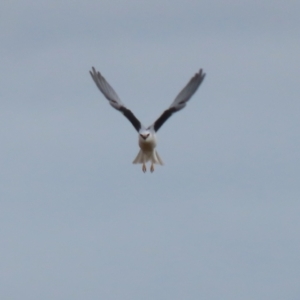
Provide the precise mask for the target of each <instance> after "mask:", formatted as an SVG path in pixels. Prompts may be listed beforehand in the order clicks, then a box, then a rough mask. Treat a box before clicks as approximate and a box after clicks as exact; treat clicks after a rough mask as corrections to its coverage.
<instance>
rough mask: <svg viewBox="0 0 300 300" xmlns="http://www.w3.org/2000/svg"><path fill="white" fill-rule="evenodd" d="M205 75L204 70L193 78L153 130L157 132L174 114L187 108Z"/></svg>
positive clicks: (157, 121) (155, 123) (158, 120)
mask: <svg viewBox="0 0 300 300" xmlns="http://www.w3.org/2000/svg"><path fill="white" fill-rule="evenodd" d="M204 77H205V74H204V73H203V71H202V69H200V71H199V72H198V73H196V74H195V75H194V77H192V78H191V80H190V81H189V82H188V84H187V85H186V86H185V87H184V88H183V89H182V90H181V92H180V93H179V94H178V95H177V97H176V98H175V100H174V101H173V102H172V104H171V106H170V107H169V108H168V109H167V110H165V111H164V112H163V113H162V115H161V116H160V117H159V118H158V119H157V120H156V121H155V122H154V123H153V125H152V126H153V128H154V130H155V132H157V131H158V130H159V128H160V127H161V126H162V125H163V124H164V123H165V122H166V121H167V120H168V119H169V118H170V117H171V116H172V114H173V113H174V112H177V111H179V110H181V109H183V108H184V107H185V106H186V102H187V101H188V100H190V98H191V97H192V96H193V95H194V93H195V92H196V91H197V89H198V88H199V86H200V84H201V83H202V81H203V79H204Z"/></svg>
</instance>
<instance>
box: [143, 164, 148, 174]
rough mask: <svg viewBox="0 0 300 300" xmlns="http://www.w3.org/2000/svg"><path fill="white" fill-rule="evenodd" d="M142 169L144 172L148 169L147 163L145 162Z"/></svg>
mask: <svg viewBox="0 0 300 300" xmlns="http://www.w3.org/2000/svg"><path fill="white" fill-rule="evenodd" d="M142 170H143V172H144V173H145V172H146V171H147V169H146V165H145V164H143V167H142Z"/></svg>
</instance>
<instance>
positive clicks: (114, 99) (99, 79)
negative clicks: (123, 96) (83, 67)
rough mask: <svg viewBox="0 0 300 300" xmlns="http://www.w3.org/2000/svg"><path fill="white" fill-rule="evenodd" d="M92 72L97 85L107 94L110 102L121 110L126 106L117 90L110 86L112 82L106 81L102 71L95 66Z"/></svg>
mask: <svg viewBox="0 0 300 300" xmlns="http://www.w3.org/2000/svg"><path fill="white" fill-rule="evenodd" d="M90 74H91V76H92V78H93V80H94V81H95V83H96V85H97V87H98V88H99V90H100V91H101V92H102V94H103V95H104V96H105V98H106V99H107V100H108V101H109V104H110V105H111V106H112V107H114V108H115V109H117V110H120V108H121V107H124V105H123V103H122V102H121V100H120V98H119V96H118V95H117V93H116V92H115V90H114V89H113V88H112V87H111V86H110V84H109V83H108V82H107V81H106V79H105V78H104V77H103V76H102V75H101V73H100V72H97V71H96V70H95V68H94V67H93V68H92V71H90Z"/></svg>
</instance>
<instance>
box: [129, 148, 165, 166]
mask: <svg viewBox="0 0 300 300" xmlns="http://www.w3.org/2000/svg"><path fill="white" fill-rule="evenodd" d="M148 161H151V162H152V163H153V164H158V165H163V164H164V163H163V161H162V159H161V158H160V156H159V155H158V153H157V151H156V150H154V151H153V152H143V151H142V150H140V151H139V153H138V155H137V156H136V158H135V159H134V161H133V162H132V163H133V164H145V163H147V162H148Z"/></svg>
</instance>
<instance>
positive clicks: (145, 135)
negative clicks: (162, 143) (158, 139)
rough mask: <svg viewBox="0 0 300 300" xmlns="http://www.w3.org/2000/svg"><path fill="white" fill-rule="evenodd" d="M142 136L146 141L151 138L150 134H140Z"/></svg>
mask: <svg viewBox="0 0 300 300" xmlns="http://www.w3.org/2000/svg"><path fill="white" fill-rule="evenodd" d="M140 136H141V137H142V138H143V139H144V140H145V139H146V138H147V137H148V136H149V134H140Z"/></svg>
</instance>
